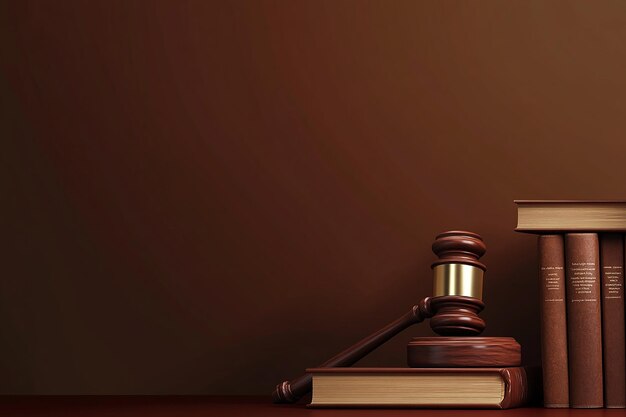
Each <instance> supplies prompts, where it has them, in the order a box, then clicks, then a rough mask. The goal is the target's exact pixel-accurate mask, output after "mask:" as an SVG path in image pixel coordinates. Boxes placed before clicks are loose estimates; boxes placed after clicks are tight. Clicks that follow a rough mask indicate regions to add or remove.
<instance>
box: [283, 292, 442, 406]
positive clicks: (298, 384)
mask: <svg viewBox="0 0 626 417" xmlns="http://www.w3.org/2000/svg"><path fill="white" fill-rule="evenodd" d="M431 316H432V313H431V310H430V298H428V297H427V298H424V299H423V300H422V301H420V302H419V303H418V304H416V305H414V306H413V307H412V308H411V310H410V311H409V312H407V313H406V314H404V315H403V316H402V317H400V318H398V319H397V320H395V321H393V322H391V323H389V324H388V325H386V326H385V327H383V328H382V329H380V330H378V331H377V332H375V333H372V334H371V335H369V336H367V337H366V338H365V339H363V340H361V341H359V342H357V343H356V344H354V345H352V346H351V347H349V348H348V349H346V350H344V351H343V352H341V353H339V354H337V355H335V356H333V357H332V358H330V359H329V360H327V361H326V362H324V363H323V364H321V365H319V366H318V368H334V367H344V366H351V365H352V364H354V363H355V362H357V361H358V360H359V359H362V358H363V357H365V356H366V355H367V354H368V353H370V352H372V351H373V350H374V349H376V348H377V347H379V346H381V345H382V344H383V343H385V342H386V341H388V340H389V339H391V338H392V337H394V336H395V335H397V334H398V333H400V332H401V331H402V330H404V329H406V328H407V327H409V326H410V325H412V324H415V323H420V322H422V321H424V319H425V318H428V317H431ZM311 388H312V379H311V375H309V374H304V375H302V376H300V377H298V378H296V379H293V380H291V381H284V382H282V383H280V384H278V385H277V386H276V389H275V390H274V392H273V393H272V400H273V401H274V402H275V403H294V402H296V401H298V400H299V399H300V398H302V396H303V395H305V394H307V393H309V392H310V391H311Z"/></svg>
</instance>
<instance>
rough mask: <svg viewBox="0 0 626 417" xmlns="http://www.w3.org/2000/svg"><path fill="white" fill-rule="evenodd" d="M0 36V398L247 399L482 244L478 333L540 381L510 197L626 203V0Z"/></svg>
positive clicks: (100, 15)
mask: <svg viewBox="0 0 626 417" xmlns="http://www.w3.org/2000/svg"><path fill="white" fill-rule="evenodd" d="M0 20H1V22H0V27H1V28H2V33H1V36H0V42H1V46H2V47H1V54H2V56H1V57H0V58H1V59H0V76H1V78H0V83H1V85H0V88H1V100H2V109H1V112H0V129H1V131H0V137H1V138H2V152H0V158H1V159H0V166H1V169H2V175H1V180H0V181H1V182H2V192H1V195H2V196H1V197H0V198H1V201H2V204H1V211H2V212H1V218H2V229H1V230H2V239H1V240H2V245H3V248H2V269H1V275H0V375H2V377H0V392H1V393H49V394H56V393H233V394H234V393H267V392H269V391H270V390H271V389H272V388H273V385H274V384H275V383H276V382H278V381H280V380H282V379H284V378H286V377H291V376H296V375H297V374H299V373H300V372H301V371H302V370H303V369H304V368H305V367H307V366H310V365H315V364H317V363H319V362H321V361H323V360H325V359H326V358H327V357H328V356H330V355H331V354H333V353H335V352H336V351H337V350H339V349H342V348H343V347H345V346H347V345H349V344H351V343H352V342H354V341H355V340H357V339H358V338H360V337H361V336H364V335H366V334H367V333H369V332H370V331H372V330H374V329H376V328H378V327H380V326H381V325H383V324H385V323H386V322H388V321H389V320H391V319H393V318H395V317H396V316H398V315H400V314H402V313H403V312H404V311H405V310H406V309H407V308H408V307H409V306H410V305H412V304H413V303H414V302H415V301H416V300H417V299H418V298H419V297H423V296H425V295H428V294H429V292H430V287H431V283H430V279H431V272H430V269H429V264H430V262H431V261H432V259H433V255H432V253H431V252H430V244H431V242H432V239H433V237H434V236H435V235H436V234H437V233H438V232H440V231H442V230H446V229H456V228H463V229H469V230H473V231H476V232H479V233H481V234H482V235H483V236H484V238H485V240H486V242H487V245H488V248H489V250H488V254H487V255H486V256H485V258H484V261H485V263H486V264H487V266H488V275H487V288H486V294H485V299H486V302H487V310H486V311H485V313H484V317H485V319H486V320H487V322H488V325H489V329H488V332H487V333H488V334H490V335H503V336H504V335H510V336H514V337H516V338H517V339H518V340H519V341H520V342H521V343H522V345H523V347H524V355H525V361H526V362H527V363H537V361H538V357H539V353H538V330H537V327H538V316H537V311H536V309H537V303H536V299H537V294H536V285H535V280H536V273H535V265H536V257H535V253H534V250H535V241H534V238H533V237H532V236H526V235H519V234H515V233H514V232H513V227H514V225H515V209H514V205H513V203H512V200H513V199H515V198H624V197H626V178H625V177H626V170H625V169H624V160H625V154H626V141H625V140H624V138H625V137H626V117H625V114H626V77H625V76H624V74H626V49H625V48H624V41H625V40H626V4H624V3H623V2H586V1H579V2H577V1H574V2H546V1H534V2H488V1H482V2H469V1H468V2H457V1H454V2H446V1H442V2H413V1H408V2H400V1H395V2H384V1H380V2H363V1H353V2H349V1H341V2H335V1H323V2H318V1H310V2H307V1H296V2H294V1H282V2H280V1H279V2H275V1H250V2H244V1H235V2H226V1H219V2H218V1H215V2H207V1H197V2H188V1H170V2H156V1H143V2H139V1H126V0H123V1H101V2H96V1H77V2H70V1H63V2H45V1H40V2H27V1H14V2H6V1H3V2H2V3H1V5H0ZM429 332H430V330H429V329H428V328H427V327H424V328H415V329H412V330H408V331H406V332H404V333H403V334H401V335H400V336H399V337H398V338H397V340H395V341H393V342H392V343H390V344H389V345H388V346H386V347H385V348H383V349H382V350H381V351H380V352H377V353H376V354H374V355H373V356H372V357H371V358H370V359H368V360H366V361H365V362H364V363H367V364H370V365H383V364H386V365H402V364H403V363H404V357H405V351H404V349H405V348H404V346H405V344H406V342H407V340H408V339H409V338H410V337H411V336H413V335H425V334H429Z"/></svg>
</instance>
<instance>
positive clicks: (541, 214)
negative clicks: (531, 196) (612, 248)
mask: <svg viewBox="0 0 626 417" xmlns="http://www.w3.org/2000/svg"><path fill="white" fill-rule="evenodd" d="M515 204H517V228H516V229H515V230H517V231H518V232H531V233H541V232H559V231H581V232H584V231H587V232H594V231H596V232H597V231H607V232H608V231H612V232H626V201H623V200H622V201H617V200H613V201H610V200H589V201H585V200H515Z"/></svg>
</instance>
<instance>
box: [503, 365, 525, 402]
mask: <svg viewBox="0 0 626 417" xmlns="http://www.w3.org/2000/svg"><path fill="white" fill-rule="evenodd" d="M500 376H501V377H502V380H503V381H504V398H503V399H502V402H501V403H500V406H499V408H500V409H502V410H505V409H507V408H516V407H521V406H523V405H526V404H527V403H528V401H529V399H530V392H529V386H528V375H527V374H526V369H524V368H503V369H501V370H500Z"/></svg>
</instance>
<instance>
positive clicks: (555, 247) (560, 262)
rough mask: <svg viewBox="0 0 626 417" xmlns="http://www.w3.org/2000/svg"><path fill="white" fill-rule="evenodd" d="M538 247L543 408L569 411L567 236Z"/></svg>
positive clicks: (542, 241) (546, 238) (545, 239)
mask: <svg viewBox="0 0 626 417" xmlns="http://www.w3.org/2000/svg"><path fill="white" fill-rule="evenodd" d="M538 247H539V296H540V303H539V307H540V314H541V363H542V370H543V405H544V407H550V408H567V407H569V383H568V369H567V320H566V306H565V250H564V245H563V236H562V235H543V236H539V238H538Z"/></svg>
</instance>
